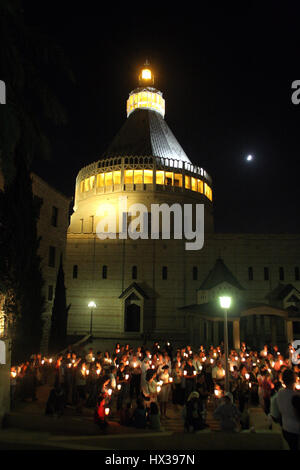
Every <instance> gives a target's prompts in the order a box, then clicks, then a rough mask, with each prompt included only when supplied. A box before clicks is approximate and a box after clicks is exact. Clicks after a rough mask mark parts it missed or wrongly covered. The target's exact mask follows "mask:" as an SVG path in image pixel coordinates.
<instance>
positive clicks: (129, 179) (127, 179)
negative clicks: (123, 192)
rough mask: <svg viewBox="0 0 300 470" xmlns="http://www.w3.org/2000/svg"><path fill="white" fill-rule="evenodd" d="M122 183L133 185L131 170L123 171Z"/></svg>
mask: <svg viewBox="0 0 300 470" xmlns="http://www.w3.org/2000/svg"><path fill="white" fill-rule="evenodd" d="M124 183H125V184H132V183H133V170H125V174H124Z"/></svg>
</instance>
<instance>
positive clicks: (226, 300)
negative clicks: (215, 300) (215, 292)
mask: <svg viewBox="0 0 300 470" xmlns="http://www.w3.org/2000/svg"><path fill="white" fill-rule="evenodd" d="M219 300H220V305H221V307H222V308H230V305H231V297H228V296H222V297H219Z"/></svg>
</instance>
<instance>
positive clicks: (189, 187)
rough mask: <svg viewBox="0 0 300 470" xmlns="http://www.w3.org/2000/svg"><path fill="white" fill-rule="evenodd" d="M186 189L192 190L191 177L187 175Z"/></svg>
mask: <svg viewBox="0 0 300 470" xmlns="http://www.w3.org/2000/svg"><path fill="white" fill-rule="evenodd" d="M185 187H186V188H187V189H191V177H190V176H187V175H185Z"/></svg>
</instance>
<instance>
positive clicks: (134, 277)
mask: <svg viewBox="0 0 300 470" xmlns="http://www.w3.org/2000/svg"><path fill="white" fill-rule="evenodd" d="M131 274H132V279H137V266H132V271H131Z"/></svg>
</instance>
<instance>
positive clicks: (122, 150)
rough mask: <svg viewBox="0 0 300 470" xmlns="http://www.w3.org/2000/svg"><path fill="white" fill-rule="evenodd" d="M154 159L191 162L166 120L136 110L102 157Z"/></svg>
mask: <svg viewBox="0 0 300 470" xmlns="http://www.w3.org/2000/svg"><path fill="white" fill-rule="evenodd" d="M117 156H119V157H121V156H152V157H163V158H172V159H175V160H181V161H184V162H188V163H191V162H190V160H189V158H188V157H187V155H186V154H185V152H184V150H183V149H182V147H181V146H180V144H179V143H178V141H177V139H176V137H175V136H174V134H173V133H172V131H171V130H170V128H169V126H168V125H167V123H166V121H165V120H164V119H163V117H162V116H161V115H160V114H159V113H157V112H156V111H151V110H147V109H136V110H135V111H134V112H133V113H132V114H130V116H129V117H128V118H127V120H126V121H125V123H124V124H123V126H122V127H121V129H120V131H119V132H118V134H117V135H116V137H115V138H114V140H113V141H112V143H111V144H110V145H109V147H108V149H107V150H106V152H104V154H103V155H102V157H103V158H104V157H105V158H106V157H117Z"/></svg>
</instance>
